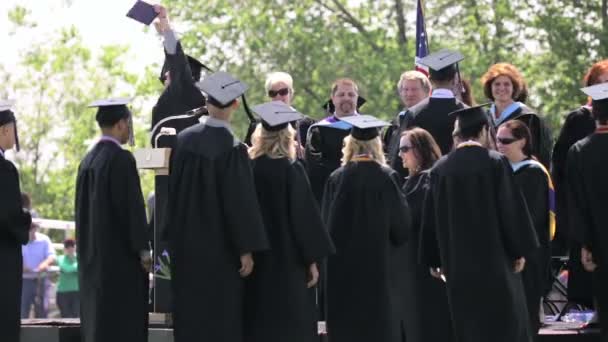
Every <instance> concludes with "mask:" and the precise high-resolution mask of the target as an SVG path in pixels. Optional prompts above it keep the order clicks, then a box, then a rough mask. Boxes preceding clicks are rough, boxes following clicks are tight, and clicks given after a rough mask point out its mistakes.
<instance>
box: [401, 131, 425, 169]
mask: <svg viewBox="0 0 608 342" xmlns="http://www.w3.org/2000/svg"><path fill="white" fill-rule="evenodd" d="M399 156H400V157H401V160H402V161H403V167H404V168H406V169H410V170H415V169H416V168H418V166H419V165H420V163H419V162H418V158H416V154H415V153H414V149H413V148H412V144H411V143H410V141H409V139H408V138H407V137H402V138H401V141H400V142H399Z"/></svg>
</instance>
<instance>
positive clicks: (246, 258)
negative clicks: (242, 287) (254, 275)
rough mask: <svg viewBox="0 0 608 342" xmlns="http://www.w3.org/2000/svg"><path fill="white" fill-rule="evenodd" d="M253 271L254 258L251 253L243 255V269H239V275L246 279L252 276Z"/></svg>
mask: <svg viewBox="0 0 608 342" xmlns="http://www.w3.org/2000/svg"><path fill="white" fill-rule="evenodd" d="M252 271H253V257H252V256H251V253H246V254H243V255H241V268H240V269H239V274H240V275H241V277H242V278H245V277H247V276H249V275H250V274H251V272H252Z"/></svg>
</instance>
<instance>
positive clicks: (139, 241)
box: [75, 99, 152, 342]
mask: <svg viewBox="0 0 608 342" xmlns="http://www.w3.org/2000/svg"><path fill="white" fill-rule="evenodd" d="M128 102H129V100H128V99H109V100H100V101H96V102H94V103H92V104H91V106H92V107H99V109H98V110H97V115H96V117H95V118H96V120H97V123H98V124H99V127H100V128H101V132H102V134H103V135H102V137H101V138H100V139H99V141H98V142H97V143H96V144H95V145H94V146H93V148H92V149H91V150H90V151H89V152H88V153H87V155H86V156H85V157H84V159H83V160H82V161H81V163H80V166H79V167H78V178H77V180H76V203H75V204H76V208H75V209H76V212H75V218H76V237H77V239H78V264H79V266H78V273H79V274H78V275H79V281H80V317H81V318H80V321H81V334H82V341H84V342H102V341H103V342H105V341H113V342H118V341H125V342H127V341H129V342H138V341H142V342H145V341H147V340H148V274H149V272H150V269H151V265H152V259H151V257H150V247H149V244H148V237H149V235H148V234H149V233H148V225H147V222H146V209H145V205H144V198H143V195H142V192H141V186H140V182H139V173H138V172H137V167H136V165H135V158H134V157H133V155H132V154H131V153H130V152H129V151H127V150H124V149H123V148H122V147H121V145H123V144H125V143H127V142H128V141H129V139H130V138H132V127H131V112H130V110H129V108H127V106H126V104H127V103H128Z"/></svg>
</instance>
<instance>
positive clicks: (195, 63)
mask: <svg viewBox="0 0 608 342" xmlns="http://www.w3.org/2000/svg"><path fill="white" fill-rule="evenodd" d="M186 58H187V59H188V64H189V65H190V72H191V73H192V78H193V79H194V81H195V82H199V81H200V80H201V72H202V71H203V69H205V70H208V71H211V69H209V68H208V67H207V66H206V65H205V64H203V63H201V62H200V61H199V60H198V59H196V58H194V57H192V56H188V55H186ZM167 71H169V63H168V62H167V60H166V59H165V62H164V63H163V68H162V70H161V72H160V76H159V77H158V79H159V80H160V82H161V83H163V84H164V83H165V80H166V79H167V77H166V76H165V74H166V73H167Z"/></svg>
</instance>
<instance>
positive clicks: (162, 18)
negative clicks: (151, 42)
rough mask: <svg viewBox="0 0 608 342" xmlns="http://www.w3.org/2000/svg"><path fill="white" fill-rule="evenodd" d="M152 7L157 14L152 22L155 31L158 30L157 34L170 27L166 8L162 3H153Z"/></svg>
mask: <svg viewBox="0 0 608 342" xmlns="http://www.w3.org/2000/svg"><path fill="white" fill-rule="evenodd" d="M153 7H154V11H155V12H156V13H157V14H158V17H157V18H158V20H157V21H155V22H154V27H155V28H156V32H158V34H163V33H164V32H165V31H167V30H169V29H170V28H171V27H170V26H169V18H168V16H167V9H166V8H165V7H163V6H162V5H153Z"/></svg>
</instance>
